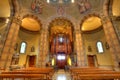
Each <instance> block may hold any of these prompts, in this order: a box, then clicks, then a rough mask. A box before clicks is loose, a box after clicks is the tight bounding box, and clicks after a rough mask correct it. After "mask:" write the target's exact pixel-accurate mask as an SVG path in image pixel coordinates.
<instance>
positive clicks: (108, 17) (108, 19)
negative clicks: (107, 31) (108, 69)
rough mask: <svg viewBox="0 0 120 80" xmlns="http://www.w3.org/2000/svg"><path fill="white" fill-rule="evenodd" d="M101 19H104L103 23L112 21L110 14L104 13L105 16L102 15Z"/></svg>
mask: <svg viewBox="0 0 120 80" xmlns="http://www.w3.org/2000/svg"><path fill="white" fill-rule="evenodd" d="M101 19H102V23H103V24H104V23H106V22H108V21H110V19H111V18H110V16H104V15H103V16H102V17H101Z"/></svg>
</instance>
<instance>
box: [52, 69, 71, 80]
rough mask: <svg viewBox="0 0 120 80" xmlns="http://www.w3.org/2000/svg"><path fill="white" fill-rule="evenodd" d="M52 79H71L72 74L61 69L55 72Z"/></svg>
mask: <svg viewBox="0 0 120 80" xmlns="http://www.w3.org/2000/svg"><path fill="white" fill-rule="evenodd" d="M52 80H71V76H70V73H69V72H67V71H64V69H60V70H58V71H56V72H55V74H54V76H53V78H52Z"/></svg>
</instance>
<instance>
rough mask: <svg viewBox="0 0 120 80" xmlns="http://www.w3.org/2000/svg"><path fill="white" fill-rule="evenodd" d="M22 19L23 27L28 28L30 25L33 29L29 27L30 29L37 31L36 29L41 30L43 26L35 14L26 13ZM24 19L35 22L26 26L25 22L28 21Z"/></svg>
mask: <svg viewBox="0 0 120 80" xmlns="http://www.w3.org/2000/svg"><path fill="white" fill-rule="evenodd" d="M22 21H23V22H22V24H21V25H23V26H22V28H24V29H28V27H29V28H31V29H28V30H29V31H32V32H33V31H35V32H36V31H40V30H41V28H42V23H41V20H40V19H39V18H38V17H37V16H35V15H33V14H25V15H24V16H23V17H22ZM24 21H26V22H28V21H31V22H34V24H30V25H28V27H25V26H26V25H24V24H26V23H25V22H24ZM31 25H32V26H31Z"/></svg>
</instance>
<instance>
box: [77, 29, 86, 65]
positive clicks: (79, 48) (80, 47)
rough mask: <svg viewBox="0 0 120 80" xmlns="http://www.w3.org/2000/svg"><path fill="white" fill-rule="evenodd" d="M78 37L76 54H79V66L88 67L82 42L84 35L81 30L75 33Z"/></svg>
mask: <svg viewBox="0 0 120 80" xmlns="http://www.w3.org/2000/svg"><path fill="white" fill-rule="evenodd" d="M75 36H76V41H75V42H76V43H75V44H76V45H75V46H76V53H77V65H78V66H80V67H84V66H87V65H86V57H85V56H86V55H85V51H84V46H83V41H82V35H81V33H80V31H79V30H76V33H75Z"/></svg>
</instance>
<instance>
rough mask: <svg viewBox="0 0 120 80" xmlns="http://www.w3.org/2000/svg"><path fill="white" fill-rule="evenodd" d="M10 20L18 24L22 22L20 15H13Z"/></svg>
mask: <svg viewBox="0 0 120 80" xmlns="http://www.w3.org/2000/svg"><path fill="white" fill-rule="evenodd" d="M12 21H13V23H16V24H18V25H21V23H22V20H21V18H20V16H14V17H13V18H12Z"/></svg>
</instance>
